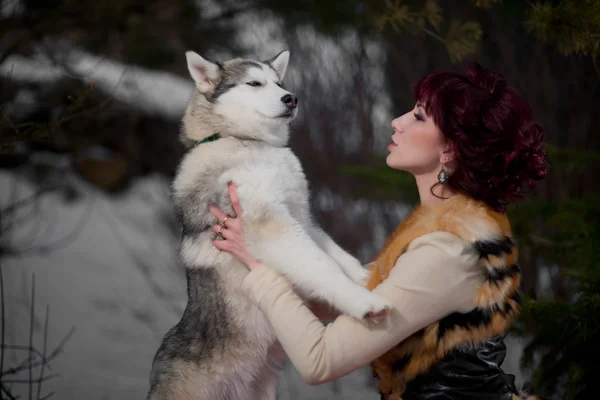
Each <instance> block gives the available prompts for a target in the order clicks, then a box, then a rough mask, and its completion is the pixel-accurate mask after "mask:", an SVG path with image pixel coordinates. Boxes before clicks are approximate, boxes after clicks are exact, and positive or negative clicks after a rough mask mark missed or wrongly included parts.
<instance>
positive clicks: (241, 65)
mask: <svg viewBox="0 0 600 400" xmlns="http://www.w3.org/2000/svg"><path fill="white" fill-rule="evenodd" d="M218 65H219V66H220V67H221V71H222V74H223V75H222V78H221V81H220V82H219V84H218V85H217V87H216V89H215V91H214V92H212V93H211V94H210V95H209V96H207V97H206V99H207V100H208V101H209V102H210V103H214V102H215V101H217V99H218V98H219V97H220V96H222V95H223V94H225V93H226V92H227V91H229V90H230V89H232V88H234V87H235V86H236V85H243V84H245V83H246V82H245V81H244V78H245V77H246V75H247V74H248V70H249V69H250V68H262V65H261V64H260V63H259V62H257V61H253V60H242V59H235V60H231V61H228V62H227V63H225V65H223V64H218Z"/></svg>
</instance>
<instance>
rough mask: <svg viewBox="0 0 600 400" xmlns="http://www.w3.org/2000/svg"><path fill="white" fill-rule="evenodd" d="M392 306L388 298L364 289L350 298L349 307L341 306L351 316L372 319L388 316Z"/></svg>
mask: <svg viewBox="0 0 600 400" xmlns="http://www.w3.org/2000/svg"><path fill="white" fill-rule="evenodd" d="M361 292H362V291H361ZM390 307H391V305H390V303H389V302H388V301H387V300H386V299H384V298H383V297H380V296H378V295H376V294H374V293H372V292H369V291H368V290H366V289H364V292H362V293H360V294H358V293H357V294H355V295H354V296H352V297H351V298H350V304H348V307H340V309H341V311H342V312H343V313H344V314H347V315H350V316H351V317H354V318H357V319H369V320H372V319H378V318H382V317H385V316H387V315H388V314H389V312H390Z"/></svg>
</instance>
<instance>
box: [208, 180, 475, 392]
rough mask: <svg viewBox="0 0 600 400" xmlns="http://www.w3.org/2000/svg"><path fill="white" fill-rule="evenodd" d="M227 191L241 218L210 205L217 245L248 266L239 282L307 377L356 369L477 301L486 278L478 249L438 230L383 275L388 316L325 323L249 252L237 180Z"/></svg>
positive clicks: (318, 379)
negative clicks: (377, 320)
mask: <svg viewBox="0 0 600 400" xmlns="http://www.w3.org/2000/svg"><path fill="white" fill-rule="evenodd" d="M229 192H230V196H231V201H232V204H233V208H234V210H235V213H236V215H237V217H233V216H227V215H225V214H224V213H223V212H221V211H220V210H218V209H217V208H215V207H212V206H211V207H210V209H211V212H212V213H213V215H214V216H215V217H216V218H217V220H218V221H220V224H219V225H215V226H213V230H214V231H215V232H217V233H218V234H219V235H220V236H221V238H222V239H223V240H216V241H214V242H213V244H214V245H215V247H217V248H218V249H220V250H223V251H227V252H229V253H230V254H232V255H234V256H235V257H236V258H237V259H238V260H240V261H241V262H243V263H244V264H245V265H246V266H248V268H249V269H251V272H250V273H249V274H248V275H247V276H246V278H245V279H244V281H243V283H242V288H243V290H245V292H246V293H247V294H248V295H249V296H250V298H252V299H253V301H254V302H255V303H256V304H257V305H258V306H259V307H260V309H261V310H262V311H263V312H264V314H265V315H266V316H267V318H268V319H269V321H270V323H271V326H272V327H273V328H274V330H275V332H276V334H277V337H278V339H279V341H280V342H281V344H282V345H283V347H284V349H285V351H286V353H287V354H288V356H289V357H290V360H291V361H292V363H293V364H294V366H295V367H296V369H297V370H298V371H299V372H300V374H301V375H302V376H303V377H304V379H305V380H306V381H307V382H308V383H311V384H319V383H323V382H327V381H330V380H333V379H336V378H338V377H340V376H343V375H345V374H347V373H349V372H351V371H354V370H356V369H357V368H360V367H361V366H363V365H366V364H368V363H370V362H371V361H373V360H374V359H375V358H377V357H379V356H380V355H381V354H383V353H385V352H386V351H387V350H389V349H391V348H392V347H394V346H395V345H397V344H398V343H400V342H401V341H403V340H404V339H406V338H407V337H408V336H410V335H411V334H412V333H414V332H416V331H418V330H419V329H421V328H423V327H425V326H427V325H428V324H430V323H432V322H434V321H436V320H438V319H440V318H442V317H444V316H446V315H448V314H451V313H452V312H455V311H465V312H466V311H470V310H471V309H473V307H474V305H475V298H476V294H477V293H478V291H479V287H480V286H481V283H482V281H483V276H482V273H481V271H480V269H479V268H478V256H477V254H475V253H474V252H473V251H468V252H466V251H465V249H466V248H465V242H463V241H462V240H461V239H460V238H458V237H456V236H454V235H452V234H450V233H446V232H435V233H430V234H427V235H423V236H421V237H419V238H418V239H415V240H414V241H413V242H412V243H411V245H410V246H409V249H408V251H407V252H406V253H405V254H404V255H402V256H401V257H400V258H398V260H397V262H396V265H395V267H394V269H393V270H392V272H391V273H390V276H389V277H388V278H387V279H386V281H385V282H383V283H382V284H381V285H379V286H378V287H377V288H375V289H374V291H375V292H377V293H378V294H380V295H381V296H383V297H385V298H387V299H388V300H389V302H390V303H391V305H392V309H391V312H390V315H389V317H388V318H387V319H386V320H384V321H383V322H380V323H378V324H373V323H369V322H367V321H364V320H357V319H354V318H351V317H348V316H346V315H342V316H339V317H338V318H337V319H336V320H335V321H334V322H332V323H330V324H329V325H327V327H325V326H323V323H322V322H321V321H320V320H319V319H318V318H317V317H316V316H315V315H314V314H313V313H312V312H311V311H310V309H309V308H308V307H307V306H306V304H305V303H304V302H303V301H302V299H300V297H298V295H296V293H295V292H294V291H293V288H292V287H291V285H290V283H289V282H288V281H287V280H286V279H285V278H284V277H283V276H281V275H280V274H278V273H277V272H275V270H273V269H271V268H269V267H268V266H266V265H263V264H262V263H261V262H260V261H259V260H257V259H256V258H254V257H253V256H252V254H250V252H249V251H248V248H247V246H246V242H245V237H244V232H243V226H242V219H241V218H240V216H241V215H242V213H243V210H242V207H241V205H240V203H239V198H238V196H237V193H236V188H235V185H234V184H230V185H229Z"/></svg>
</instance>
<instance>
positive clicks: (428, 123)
mask: <svg viewBox="0 0 600 400" xmlns="http://www.w3.org/2000/svg"><path fill="white" fill-rule="evenodd" d="M392 128H394V134H393V135H392V143H391V144H390V145H389V146H388V151H389V152H390V154H389V155H388V156H387V158H386V163H387V165H388V166H389V167H390V168H394V169H399V170H403V171H407V172H410V173H412V174H413V175H415V176H418V175H424V174H428V173H432V172H435V174H437V173H438V172H439V170H440V169H441V166H442V162H447V160H445V159H444V157H443V155H444V151H445V150H447V148H448V146H447V143H446V142H447V141H446V140H445V138H444V136H443V135H442V132H441V131H440V130H439V129H438V127H437V126H436V125H435V123H434V122H433V118H432V117H431V116H429V115H427V114H426V113H425V108H424V107H423V105H422V104H419V103H417V104H416V105H415V108H414V109H413V110H412V111H410V112H408V113H406V114H404V115H402V116H400V117H398V118H396V119H394V120H393V121H392Z"/></svg>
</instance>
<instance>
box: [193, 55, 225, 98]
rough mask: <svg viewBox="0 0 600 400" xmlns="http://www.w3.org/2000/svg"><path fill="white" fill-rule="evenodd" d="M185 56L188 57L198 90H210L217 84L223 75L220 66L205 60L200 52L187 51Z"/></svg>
mask: <svg viewBox="0 0 600 400" xmlns="http://www.w3.org/2000/svg"><path fill="white" fill-rule="evenodd" d="M185 57H186V58H187V64H188V69H189V70H190V75H191V76H192V78H193V79H194V81H195V82H196V86H197V87H198V90H200V92H201V93H206V92H208V91H209V90H210V89H211V88H213V87H214V86H215V85H216V84H217V81H218V80H219V77H220V76H221V70H220V68H219V66H218V65H217V64H214V63H211V62H210V61H207V60H205V59H204V58H202V57H201V56H200V55H199V54H198V53H195V52H193V51H187V52H186V53H185Z"/></svg>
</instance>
